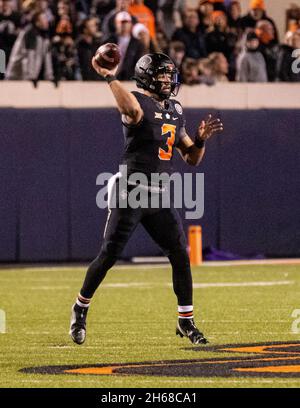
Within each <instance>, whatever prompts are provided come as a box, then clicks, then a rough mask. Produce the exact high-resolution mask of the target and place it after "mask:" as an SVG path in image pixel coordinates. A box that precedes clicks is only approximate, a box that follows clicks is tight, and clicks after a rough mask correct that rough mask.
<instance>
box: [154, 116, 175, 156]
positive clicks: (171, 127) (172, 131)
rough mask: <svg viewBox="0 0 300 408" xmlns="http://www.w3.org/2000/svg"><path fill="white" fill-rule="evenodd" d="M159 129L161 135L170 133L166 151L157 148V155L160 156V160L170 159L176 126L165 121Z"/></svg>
mask: <svg viewBox="0 0 300 408" xmlns="http://www.w3.org/2000/svg"><path fill="white" fill-rule="evenodd" d="M161 131H162V136H164V135H166V134H168V133H170V134H171V135H170V136H169V137H168V140H167V146H168V151H167V152H166V151H165V150H164V149H161V148H159V152H158V157H159V158H160V160H171V158H172V154H173V146H174V143H175V135H176V126H175V125H169V124H168V123H165V124H163V125H162V127H161Z"/></svg>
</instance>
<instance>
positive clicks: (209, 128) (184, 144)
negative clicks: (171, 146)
mask: <svg viewBox="0 0 300 408" xmlns="http://www.w3.org/2000/svg"><path fill="white" fill-rule="evenodd" d="M223 130H224V127H223V123H222V122H221V120H220V119H218V118H217V119H213V117H212V115H209V116H208V118H207V120H203V121H202V122H201V123H200V125H199V127H198V129H197V133H196V137H195V141H194V142H193V141H192V139H191V138H190V137H189V135H188V134H187V133H185V135H184V137H183V138H182V139H181V141H180V143H179V145H178V146H177V149H178V151H179V152H180V154H181V157H182V158H183V160H184V161H185V162H186V163H188V164H190V165H192V166H198V165H199V164H200V162H201V160H202V158H203V156H204V153H205V142H206V140H208V139H209V138H211V137H212V136H213V135H214V134H215V133H217V132H222V131H223Z"/></svg>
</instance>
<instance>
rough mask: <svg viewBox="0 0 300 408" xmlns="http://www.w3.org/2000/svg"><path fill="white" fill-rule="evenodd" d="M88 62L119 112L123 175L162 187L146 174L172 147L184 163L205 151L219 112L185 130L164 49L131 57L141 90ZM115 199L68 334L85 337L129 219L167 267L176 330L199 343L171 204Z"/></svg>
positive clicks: (167, 163)
mask: <svg viewBox="0 0 300 408" xmlns="http://www.w3.org/2000/svg"><path fill="white" fill-rule="evenodd" d="M92 64H93V67H94V69H95V70H96V72H97V73H98V74H99V75H100V76H102V77H104V78H105V79H106V81H107V83H108V84H109V87H110V89H111V91H112V93H113V95H114V98H115V100H116V105H117V108H118V110H119V111H120V114H121V120H122V125H123V133H124V137H125V149H124V154H123V158H122V165H126V166H127V172H128V175H130V174H133V173H143V174H144V175H146V176H147V179H148V180H149V184H148V185H147V189H148V192H149V194H152V193H153V192H154V191H155V193H154V194H158V195H160V194H162V193H163V191H164V188H165V186H164V184H163V183H160V184H159V185H153V183H152V184H151V180H152V181H153V178H152V177H151V175H153V174H160V173H167V174H171V173H172V158H173V155H174V149H176V150H177V151H178V152H179V153H180V155H181V157H182V159H183V160H184V161H185V162H186V163H188V164H189V165H192V166H198V165H199V163H200V162H201V160H202V158H203V155H204V152H205V142H206V140H207V139H209V138H210V137H211V136H212V135H213V134H215V133H216V132H220V131H222V130H223V125H222V123H221V121H220V119H213V118H212V116H211V115H209V117H208V118H207V119H206V120H203V121H201V122H200V124H199V127H198V129H197V130H196V135H195V137H194V138H191V137H190V136H188V134H187V132H186V129H185V117H184V112H183V109H182V106H181V104H180V103H179V102H178V101H177V100H175V99H173V98H172V97H176V95H177V93H178V89H179V85H180V84H179V81H178V70H177V68H176V66H175V64H174V63H173V61H172V60H171V59H170V58H169V57H168V56H167V55H165V54H162V53H154V54H147V55H144V56H143V57H142V58H141V59H140V60H139V61H138V62H137V64H136V67H135V77H134V79H135V81H136V83H137V87H138V88H139V89H141V90H142V92H128V91H127V90H126V89H125V88H124V86H123V85H122V83H121V82H119V81H118V80H117V79H116V77H115V73H116V71H117V68H116V69H114V70H111V71H110V70H107V69H105V68H101V67H100V66H99V65H98V64H97V63H96V61H95V58H94V59H93V61H92ZM122 177H123V176H122V174H119V173H118V175H116V176H114V177H113V183H112V184H113V185H114V188H115V189H117V187H118V183H119V182H120V179H121V178H122ZM126 186H127V189H128V192H130V189H132V188H133V187H136V186H133V185H130V184H129V183H127V184H126ZM143 187H144V188H145V186H143ZM122 200H126V194H125V195H124V194H123V195H122V197H121V198H120V197H119V201H118V204H119V205H116V206H115V207H114V208H109V212H108V218H107V222H106V227H105V231H104V237H103V242H102V246H101V249H100V253H99V254H98V256H97V257H96V258H95V259H94V261H93V262H92V263H91V264H90V266H89V268H88V270H87V273H86V277H85V280H84V282H83V286H82V288H81V290H80V292H79V294H78V296H77V299H76V302H75V304H74V305H73V307H72V315H71V325H70V336H71V338H72V339H73V341H74V342H75V343H77V344H82V343H83V342H84V341H85V338H86V318H87V313H88V310H89V306H90V303H91V299H92V297H93V296H94V294H95V291H96V290H97V288H98V287H99V285H100V284H101V282H102V281H103V279H104V278H105V276H106V273H107V271H108V270H109V269H110V268H111V267H112V266H113V265H114V264H115V262H116V261H117V259H118V258H119V257H120V255H121V253H122V250H123V248H124V246H125V245H126V243H127V241H128V239H129V238H130V236H131V235H132V233H133V231H134V230H135V228H136V226H137V225H138V224H139V223H141V224H142V225H143V227H144V228H145V229H146V231H147V232H148V233H149V234H150V236H151V237H152V239H153V240H154V241H155V242H156V243H157V244H158V245H159V246H160V248H161V249H162V250H163V252H164V253H165V255H166V256H167V257H168V259H169V261H170V263H171V266H172V280H173V289H174V292H175V295H176V297H177V304H178V319H177V325H176V334H177V335H179V336H181V337H187V338H188V339H189V340H190V341H191V342H192V343H193V344H201V343H203V344H205V343H206V342H207V340H206V338H205V337H204V335H203V334H202V333H201V331H200V330H198V328H197V327H196V325H195V322H194V316H193V282H192V274H191V267H190V261H189V256H188V252H187V242H186V237H185V233H184V230H183V226H182V222H181V219H180V217H179V215H178V212H177V210H176V209H175V207H174V205H171V206H170V208H163V207H162V206H159V208H151V207H149V208H130V206H124V205H121V203H120V201H122Z"/></svg>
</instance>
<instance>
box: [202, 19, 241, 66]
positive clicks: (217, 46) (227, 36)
mask: <svg viewBox="0 0 300 408" xmlns="http://www.w3.org/2000/svg"><path fill="white" fill-rule="evenodd" d="M212 18H213V24H214V29H213V30H212V31H211V32H209V33H207V34H206V47H207V51H208V53H209V54H210V53H212V52H221V53H222V54H224V55H225V57H226V58H227V60H228V61H230V58H231V56H232V53H233V51H234V48H235V45H236V43H237V39H238V38H237V35H236V34H233V33H231V32H230V31H229V27H228V22H227V16H226V14H225V13H224V12H223V11H214V12H213V17H212Z"/></svg>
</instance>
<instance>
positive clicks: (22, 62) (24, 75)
mask: <svg viewBox="0 0 300 408" xmlns="http://www.w3.org/2000/svg"><path fill="white" fill-rule="evenodd" d="M48 30H49V22H48V19H47V16H46V14H45V13H42V12H37V13H36V14H35V15H34V16H33V19H32V25H29V26H27V27H26V28H25V29H23V30H22V31H21V32H20V34H19V35H18V38H17V40H16V42H15V44H14V47H13V49H12V52H11V56H10V59H9V63H8V67H7V72H6V79H10V80H22V79H26V80H33V81H38V80H43V79H44V80H48V81H49V80H53V79H54V77H53V66H52V54H51V49H50V40H49V36H48Z"/></svg>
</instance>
